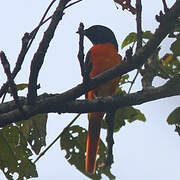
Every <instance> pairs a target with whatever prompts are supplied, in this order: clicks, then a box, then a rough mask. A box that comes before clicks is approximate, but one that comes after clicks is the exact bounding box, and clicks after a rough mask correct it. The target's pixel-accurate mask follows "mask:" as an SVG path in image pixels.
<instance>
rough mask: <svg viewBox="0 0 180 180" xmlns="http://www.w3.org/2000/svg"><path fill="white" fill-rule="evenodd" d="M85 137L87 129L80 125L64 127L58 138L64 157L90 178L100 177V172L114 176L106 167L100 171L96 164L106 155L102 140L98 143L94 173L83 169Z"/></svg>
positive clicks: (110, 176)
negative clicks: (64, 153)
mask: <svg viewBox="0 0 180 180" xmlns="http://www.w3.org/2000/svg"><path fill="white" fill-rule="evenodd" d="M86 139H87V130H86V129H84V128H82V127H80V126H77V125H76V126H72V127H70V128H68V129H64V131H63V133H62V136H61V139H60V146H61V149H62V150H65V151H66V155H65V158H66V159H67V160H68V162H69V163H70V164H71V165H74V166H75V167H76V168H77V169H78V170H79V171H80V172H82V173H83V174H84V175H86V176H88V177H90V178H92V179H101V174H102V173H103V174H105V175H106V176H107V177H109V179H112V177H114V176H113V175H112V174H111V172H110V168H106V170H103V171H102V170H101V171H100V169H99V168H98V164H99V163H100V162H102V161H103V160H104V159H105V157H106V147H105V145H104V143H103V141H102V140H100V144H99V152H98V155H99V158H98V160H97V169H96V170H97V171H96V174H94V175H91V174H88V173H87V172H86V171H85V151H86ZM100 172H101V173H100Z"/></svg>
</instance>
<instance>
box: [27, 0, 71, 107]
mask: <svg viewBox="0 0 180 180" xmlns="http://www.w3.org/2000/svg"><path fill="white" fill-rule="evenodd" d="M68 2H69V0H60V2H59V4H58V6H57V8H56V10H55V12H54V14H53V16H52V19H51V22H50V24H49V26H48V28H47V30H46V31H45V33H44V36H43V38H42V41H41V42H40V44H39V47H38V49H37V51H36V53H35V54H34V57H33V59H32V62H31V70H30V76H29V86H28V95H27V97H28V102H29V103H30V104H33V103H34V102H35V99H36V96H37V88H36V87H37V79H38V75H39V71H40V69H41V67H42V64H43V62H44V57H45V54H46V52H47V49H48V47H49V44H50V42H51V40H52V38H53V36H54V33H55V30H56V27H57V25H58V23H59V21H60V20H61V19H62V17H63V15H64V12H63V11H64V9H65V8H66V5H67V3H68Z"/></svg>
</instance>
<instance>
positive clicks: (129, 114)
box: [102, 107, 146, 132]
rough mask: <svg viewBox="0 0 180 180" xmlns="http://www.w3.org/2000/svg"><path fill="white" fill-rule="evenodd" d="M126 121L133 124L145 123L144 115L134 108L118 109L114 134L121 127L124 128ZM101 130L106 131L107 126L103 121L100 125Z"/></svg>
mask: <svg viewBox="0 0 180 180" xmlns="http://www.w3.org/2000/svg"><path fill="white" fill-rule="evenodd" d="M126 120H127V121H128V122H129V123H131V122H134V121H135V120H139V121H143V122H145V121H146V118H145V116H144V114H142V113H141V111H140V110H138V109H136V108H133V107H125V108H120V109H118V110H117V111H116V113H115V119H114V132H117V131H119V130H120V128H121V127H122V126H125V124H126ZM102 128H105V129H107V125H106V123H105V121H103V123H102Z"/></svg>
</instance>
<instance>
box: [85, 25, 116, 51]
mask: <svg viewBox="0 0 180 180" xmlns="http://www.w3.org/2000/svg"><path fill="white" fill-rule="evenodd" d="M84 35H85V36H87V37H88V39H89V40H90V41H91V42H92V43H93V45H96V44H103V43H111V44H113V45H114V46H115V48H116V50H117V51H118V43H117V40H116V37H115V35H114V33H113V32H112V31H111V29H109V28H107V27H105V26H101V25H94V26H91V27H90V28H88V29H85V30H84Z"/></svg>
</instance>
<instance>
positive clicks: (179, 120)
mask: <svg viewBox="0 0 180 180" xmlns="http://www.w3.org/2000/svg"><path fill="white" fill-rule="evenodd" d="M167 122H168V124H170V125H172V124H180V107H177V108H176V109H175V110H174V111H173V112H171V114H170V115H169V116H168V118H167Z"/></svg>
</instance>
